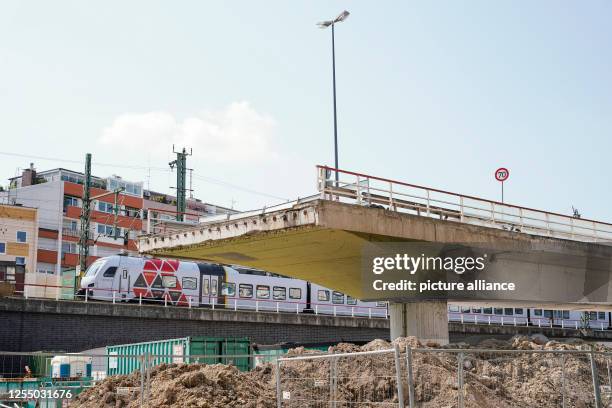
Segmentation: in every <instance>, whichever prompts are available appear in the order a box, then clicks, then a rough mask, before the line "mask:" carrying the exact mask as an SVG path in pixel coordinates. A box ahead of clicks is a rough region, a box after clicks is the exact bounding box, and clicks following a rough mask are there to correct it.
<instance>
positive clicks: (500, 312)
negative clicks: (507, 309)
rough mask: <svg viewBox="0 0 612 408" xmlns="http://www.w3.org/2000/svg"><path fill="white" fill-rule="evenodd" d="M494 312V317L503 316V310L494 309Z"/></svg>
mask: <svg viewBox="0 0 612 408" xmlns="http://www.w3.org/2000/svg"><path fill="white" fill-rule="evenodd" d="M494 312H495V314H496V315H503V314H504V309H501V308H499V307H496V308H495V310H494Z"/></svg>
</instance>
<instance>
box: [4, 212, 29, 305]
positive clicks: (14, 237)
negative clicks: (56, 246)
mask: <svg viewBox="0 0 612 408" xmlns="http://www.w3.org/2000/svg"><path fill="white" fill-rule="evenodd" d="M37 239H38V211H37V210H36V208H29V207H22V206H16V205H2V204H0V281H1V282H9V283H12V284H14V285H15V290H16V291H18V293H23V292H22V291H23V288H24V282H25V274H26V272H28V271H34V270H35V269H36V255H37V251H36V247H37Z"/></svg>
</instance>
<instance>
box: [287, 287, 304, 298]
mask: <svg viewBox="0 0 612 408" xmlns="http://www.w3.org/2000/svg"><path fill="white" fill-rule="evenodd" d="M301 298H302V289H300V288H289V299H301Z"/></svg>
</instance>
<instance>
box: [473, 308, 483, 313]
mask: <svg viewBox="0 0 612 408" xmlns="http://www.w3.org/2000/svg"><path fill="white" fill-rule="evenodd" d="M472 313H482V309H481V308H479V307H473V308H472Z"/></svg>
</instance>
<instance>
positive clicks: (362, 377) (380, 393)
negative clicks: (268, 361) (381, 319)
mask: <svg viewBox="0 0 612 408" xmlns="http://www.w3.org/2000/svg"><path fill="white" fill-rule="evenodd" d="M402 372H403V370H402V360H401V355H400V351H399V348H395V349H390V350H376V351H367V352H360V353H349V354H313V355H301V356H296V357H288V358H279V359H278V360H277V365H276V385H277V406H278V407H286V408H289V407H295V408H297V407H313V408H319V407H321V408H323V407H334V408H344V407H374V406H376V407H404V398H403V381H402Z"/></svg>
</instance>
